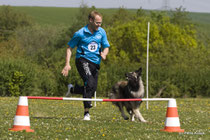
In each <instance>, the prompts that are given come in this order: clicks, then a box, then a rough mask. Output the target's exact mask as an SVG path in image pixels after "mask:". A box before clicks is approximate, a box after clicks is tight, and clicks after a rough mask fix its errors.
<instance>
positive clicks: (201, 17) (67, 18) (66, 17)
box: [13, 7, 210, 34]
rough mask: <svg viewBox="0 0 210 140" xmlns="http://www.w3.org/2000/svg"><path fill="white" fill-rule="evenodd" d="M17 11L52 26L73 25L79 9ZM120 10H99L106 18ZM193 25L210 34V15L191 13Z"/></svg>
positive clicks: (28, 8)
mask: <svg viewBox="0 0 210 140" xmlns="http://www.w3.org/2000/svg"><path fill="white" fill-rule="evenodd" d="M13 8H15V9H16V10H17V11H20V12H24V13H26V14H28V15H30V16H31V17H32V18H33V19H34V21H35V22H37V23H40V24H51V25H66V26H68V25H71V23H72V22H73V20H74V17H75V15H76V14H77V12H78V11H79V8H63V7H62V8H61V7H13ZM117 10H118V9H98V11H99V12H101V13H103V14H104V15H105V16H109V15H111V14H113V13H115V12H116V11H117ZM128 11H129V12H130V13H133V14H135V13H136V11H137V9H128ZM189 16H190V18H191V19H192V21H193V23H195V24H197V25H198V26H199V28H200V29H201V30H202V31H204V32H206V33H208V34H210V13H192V12H190V13H189Z"/></svg>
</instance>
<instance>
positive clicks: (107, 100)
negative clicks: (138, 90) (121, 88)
mask: <svg viewBox="0 0 210 140" xmlns="http://www.w3.org/2000/svg"><path fill="white" fill-rule="evenodd" d="M126 101H142V99H103V102H126Z"/></svg>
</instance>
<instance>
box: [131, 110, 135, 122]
mask: <svg viewBox="0 0 210 140" xmlns="http://www.w3.org/2000/svg"><path fill="white" fill-rule="evenodd" d="M131 121H135V114H134V113H133V111H132V112H131Z"/></svg>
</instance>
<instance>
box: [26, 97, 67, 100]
mask: <svg viewBox="0 0 210 140" xmlns="http://www.w3.org/2000/svg"><path fill="white" fill-rule="evenodd" d="M27 98H28V99H44V100H63V97H42V96H27Z"/></svg>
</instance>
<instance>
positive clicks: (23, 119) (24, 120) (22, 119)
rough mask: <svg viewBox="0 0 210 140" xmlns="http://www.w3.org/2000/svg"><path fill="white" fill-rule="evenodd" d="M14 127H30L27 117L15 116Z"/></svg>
mask: <svg viewBox="0 0 210 140" xmlns="http://www.w3.org/2000/svg"><path fill="white" fill-rule="evenodd" d="M14 125H20V126H30V120H29V116H17V115H16V116H15V120H14Z"/></svg>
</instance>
